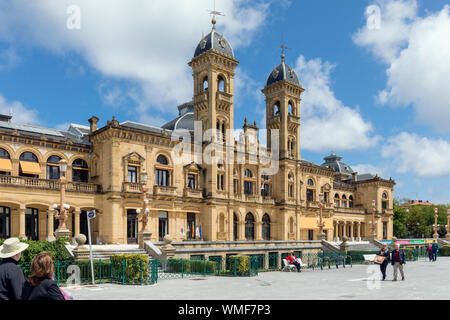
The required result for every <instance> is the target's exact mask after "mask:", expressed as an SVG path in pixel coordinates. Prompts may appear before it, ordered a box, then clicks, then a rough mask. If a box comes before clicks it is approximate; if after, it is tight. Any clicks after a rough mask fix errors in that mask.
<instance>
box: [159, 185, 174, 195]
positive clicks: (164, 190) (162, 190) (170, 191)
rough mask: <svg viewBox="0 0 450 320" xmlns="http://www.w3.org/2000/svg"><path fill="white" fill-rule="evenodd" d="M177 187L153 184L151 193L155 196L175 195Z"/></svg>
mask: <svg viewBox="0 0 450 320" xmlns="http://www.w3.org/2000/svg"><path fill="white" fill-rule="evenodd" d="M176 191H177V188H176V187H165V186H154V187H153V194H154V195H155V196H175V195H176Z"/></svg>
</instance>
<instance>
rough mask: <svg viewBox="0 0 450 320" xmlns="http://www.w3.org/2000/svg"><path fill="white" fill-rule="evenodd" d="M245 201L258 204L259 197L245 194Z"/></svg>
mask: <svg viewBox="0 0 450 320" xmlns="http://www.w3.org/2000/svg"><path fill="white" fill-rule="evenodd" d="M245 201H248V202H258V201H259V195H257V194H246V195H245Z"/></svg>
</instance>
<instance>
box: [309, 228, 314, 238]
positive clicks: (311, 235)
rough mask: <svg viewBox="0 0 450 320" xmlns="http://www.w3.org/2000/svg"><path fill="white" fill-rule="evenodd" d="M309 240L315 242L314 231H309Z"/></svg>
mask: <svg viewBox="0 0 450 320" xmlns="http://www.w3.org/2000/svg"><path fill="white" fill-rule="evenodd" d="M308 240H314V230H308Z"/></svg>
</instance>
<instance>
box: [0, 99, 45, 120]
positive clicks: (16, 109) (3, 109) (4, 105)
mask: <svg viewBox="0 0 450 320" xmlns="http://www.w3.org/2000/svg"><path fill="white" fill-rule="evenodd" d="M11 111H12V113H13V121H14V122H20V123H27V124H39V121H38V120H37V119H38V112H37V110H34V109H28V108H26V107H25V106H24V105H23V104H22V103H21V102H19V101H8V100H6V98H5V97H4V96H3V95H2V94H1V93H0V113H1V114H6V115H9V114H10V112H11Z"/></svg>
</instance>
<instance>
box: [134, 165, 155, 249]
mask: <svg viewBox="0 0 450 320" xmlns="http://www.w3.org/2000/svg"><path fill="white" fill-rule="evenodd" d="M147 178H148V174H147V172H146V171H145V169H142V170H141V191H142V211H141V209H137V210H136V213H137V214H138V220H139V222H141V223H142V227H141V231H140V232H139V234H138V236H139V241H138V242H139V247H140V248H144V242H145V241H149V240H150V238H151V235H152V233H151V232H150V231H149V230H148V216H149V214H150V208H147V205H148V203H149V200H148V199H147V191H148V187H147Z"/></svg>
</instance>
